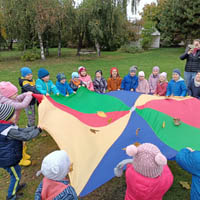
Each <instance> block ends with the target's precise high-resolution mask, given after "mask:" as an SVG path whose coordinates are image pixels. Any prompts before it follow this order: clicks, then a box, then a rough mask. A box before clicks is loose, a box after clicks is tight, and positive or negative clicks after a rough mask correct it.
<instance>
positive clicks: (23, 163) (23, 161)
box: [19, 158, 31, 167]
mask: <svg viewBox="0 0 200 200" xmlns="http://www.w3.org/2000/svg"><path fill="white" fill-rule="evenodd" d="M19 165H20V166H24V167H28V166H29V165H31V161H30V160H25V159H24V158H22V159H21V161H20V162H19Z"/></svg>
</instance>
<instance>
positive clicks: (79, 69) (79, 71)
mask: <svg viewBox="0 0 200 200" xmlns="http://www.w3.org/2000/svg"><path fill="white" fill-rule="evenodd" d="M84 70H85V71H86V68H85V67H83V66H80V67H79V68H78V73H79V74H81V72H82V71H84Z"/></svg>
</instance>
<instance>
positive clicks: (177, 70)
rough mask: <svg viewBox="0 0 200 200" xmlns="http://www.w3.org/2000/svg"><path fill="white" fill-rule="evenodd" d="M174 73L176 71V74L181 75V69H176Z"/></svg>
mask: <svg viewBox="0 0 200 200" xmlns="http://www.w3.org/2000/svg"><path fill="white" fill-rule="evenodd" d="M173 73H176V74H178V75H179V76H181V71H180V70H179V69H174V70H173Z"/></svg>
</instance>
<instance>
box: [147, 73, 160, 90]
mask: <svg viewBox="0 0 200 200" xmlns="http://www.w3.org/2000/svg"><path fill="white" fill-rule="evenodd" d="M158 81H159V75H157V76H156V77H154V76H153V74H151V75H150V76H149V89H150V93H151V94H154V93H155V91H156V88H157V84H158Z"/></svg>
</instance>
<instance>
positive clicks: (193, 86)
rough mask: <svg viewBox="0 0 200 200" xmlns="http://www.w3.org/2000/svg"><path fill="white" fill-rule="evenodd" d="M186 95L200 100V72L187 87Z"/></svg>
mask: <svg viewBox="0 0 200 200" xmlns="http://www.w3.org/2000/svg"><path fill="white" fill-rule="evenodd" d="M188 95H190V96H192V97H196V98H198V99H200V71H199V72H197V75H196V76H195V77H194V79H192V81H191V82H190V84H189V86H188Z"/></svg>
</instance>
